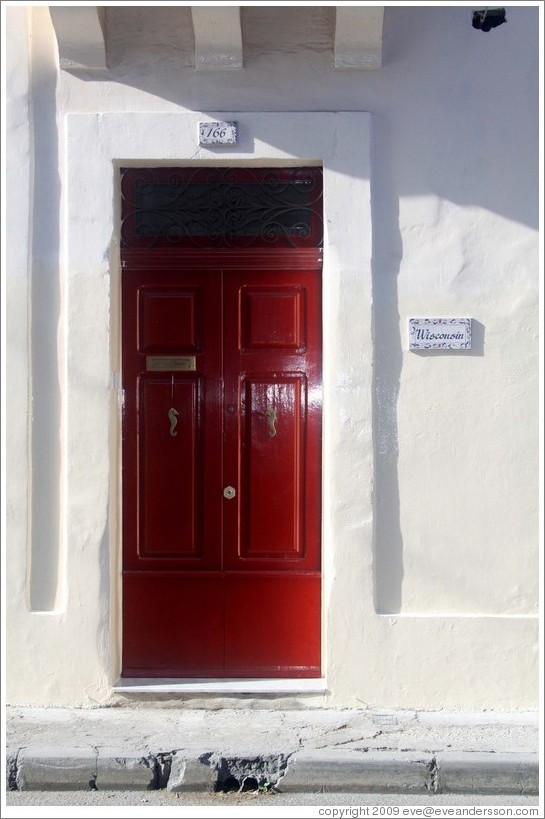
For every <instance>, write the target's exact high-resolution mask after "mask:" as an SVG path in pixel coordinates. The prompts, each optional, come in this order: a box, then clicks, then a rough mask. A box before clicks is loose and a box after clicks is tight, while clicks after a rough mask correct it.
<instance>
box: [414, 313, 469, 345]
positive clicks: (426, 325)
mask: <svg viewBox="0 0 545 819" xmlns="http://www.w3.org/2000/svg"><path fill="white" fill-rule="evenodd" d="M409 350H471V319H470V318H410V319H409Z"/></svg>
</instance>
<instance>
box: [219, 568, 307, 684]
mask: <svg viewBox="0 0 545 819" xmlns="http://www.w3.org/2000/svg"><path fill="white" fill-rule="evenodd" d="M320 591H321V581H320V576H319V574H317V573H312V574H311V573H307V574H277V573H271V572H267V573H252V574H244V573H242V574H239V573H235V572H233V573H229V574H227V575H226V577H225V674H226V676H229V677H245V676H252V675H255V674H256V670H258V673H259V675H261V676H265V677H319V676H320V673H321V671H320V669H321V663H320V656H321V638H320V635H321V630H320Z"/></svg>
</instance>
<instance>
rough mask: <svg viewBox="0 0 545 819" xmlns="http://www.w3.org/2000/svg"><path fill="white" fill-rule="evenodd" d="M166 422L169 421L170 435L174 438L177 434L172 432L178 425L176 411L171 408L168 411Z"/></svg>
mask: <svg viewBox="0 0 545 819" xmlns="http://www.w3.org/2000/svg"><path fill="white" fill-rule="evenodd" d="M168 420H169V421H170V434H171V435H172V437H173V438H174V436H175V435H177V434H178V433H177V432H175V431H174V430H175V429H176V424H177V423H178V410H175V409H174V407H171V408H170V409H169V411H168Z"/></svg>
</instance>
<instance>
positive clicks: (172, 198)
mask: <svg viewBox="0 0 545 819" xmlns="http://www.w3.org/2000/svg"><path fill="white" fill-rule="evenodd" d="M121 196H122V214H121V246H122V247H126V248H128V247H147V248H151V247H175V246H182V247H183V246H186V247H202V248H205V247H209V248H214V247H239V248H241V247H271V246H272V247H293V248H297V247H321V246H322V244H323V219H322V170H321V168H312V167H309V168H122V169H121Z"/></svg>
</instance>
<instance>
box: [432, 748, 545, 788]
mask: <svg viewBox="0 0 545 819" xmlns="http://www.w3.org/2000/svg"><path fill="white" fill-rule="evenodd" d="M436 763H437V774H436V777H437V790H439V791H441V792H442V793H484V794H486V793H519V794H520V793H524V794H535V793H538V792H539V762H538V755H537V754H531V753H516V754H515V753H490V752H470V751H460V752H454V751H445V752H443V753H440V754H437V757H436Z"/></svg>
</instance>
